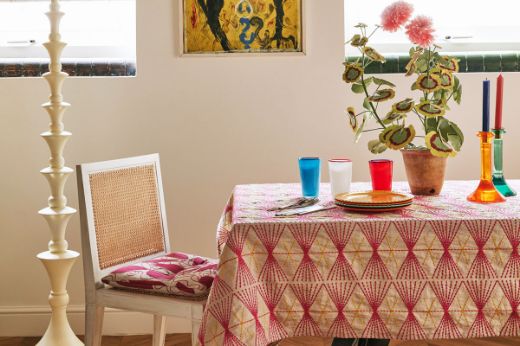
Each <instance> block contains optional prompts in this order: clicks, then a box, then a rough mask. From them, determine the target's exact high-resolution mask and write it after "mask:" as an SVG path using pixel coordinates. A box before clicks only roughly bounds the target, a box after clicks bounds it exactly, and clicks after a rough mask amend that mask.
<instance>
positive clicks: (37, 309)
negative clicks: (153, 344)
mask: <svg viewBox="0 0 520 346" xmlns="http://www.w3.org/2000/svg"><path fill="white" fill-rule="evenodd" d="M67 311H68V313H67V315H68V317H69V322H70V325H71V327H72V329H73V330H74V332H75V333H76V334H78V335H82V334H83V333H84V330H85V306H83V305H69V307H68V309H67ZM49 319H50V308H49V307H48V306H0V336H40V335H43V333H45V330H46V329H47V325H48V324H49ZM152 330H153V319H152V316H151V315H150V314H143V313H139V312H132V311H125V310H117V309H105V319H104V323H103V335H136V334H151V333H152ZM166 331H167V333H190V332H191V327H190V322H189V321H187V320H183V319H177V318H173V317H168V319H167V326H166Z"/></svg>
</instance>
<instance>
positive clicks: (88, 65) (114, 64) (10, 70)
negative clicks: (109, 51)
mask: <svg viewBox="0 0 520 346" xmlns="http://www.w3.org/2000/svg"><path fill="white" fill-rule="evenodd" d="M47 71H49V61H48V60H35V61H26V62H21V63H13V62H10V61H2V60H0V78H9V77H40V76H41V75H42V74H44V73H46V72H47ZM63 71H64V72H67V73H68V74H69V76H71V77H132V76H135V74H136V67H135V62H134V61H89V62H85V61H82V62H75V61H72V60H67V59H64V60H63Z"/></svg>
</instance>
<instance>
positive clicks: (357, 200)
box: [335, 191, 413, 213]
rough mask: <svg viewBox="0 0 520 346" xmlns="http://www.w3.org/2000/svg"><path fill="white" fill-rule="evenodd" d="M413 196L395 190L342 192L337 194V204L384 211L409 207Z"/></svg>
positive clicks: (354, 209) (347, 207)
mask: <svg viewBox="0 0 520 346" xmlns="http://www.w3.org/2000/svg"><path fill="white" fill-rule="evenodd" d="M412 202H413V196H411V195H408V194H405V193H399V192H393V191H368V192H353V193H341V194H339V195H337V196H336V198H335V203H336V205H338V206H340V207H342V208H345V209H347V210H350V211H360V212H371V213H376V212H383V211H393V210H398V209H401V208H405V207H408V206H409V205H411V204H412Z"/></svg>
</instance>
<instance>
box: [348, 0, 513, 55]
mask: <svg viewBox="0 0 520 346" xmlns="http://www.w3.org/2000/svg"><path fill="white" fill-rule="evenodd" d="M392 2H393V1H392V0H370V1H354V0H345V37H346V40H345V41H347V40H349V39H350V38H351V37H352V35H354V34H356V33H358V29H356V28H354V27H353V26H354V25H356V24H357V23H359V22H362V23H365V24H367V25H370V26H372V25H374V24H379V23H381V18H380V15H381V13H382V12H383V9H384V8H385V7H386V6H388V5H389V4H391V3H392ZM409 3H411V4H412V5H413V7H414V12H413V16H416V15H426V16H428V17H430V18H432V20H433V25H434V28H435V29H436V32H435V37H436V44H438V45H439V46H441V47H443V49H442V51H443V52H450V53H465V52H490V51H518V50H520V21H518V13H519V11H520V2H519V3H517V2H515V1H510V0H493V1H492V2H488V1H483V0H477V1H457V0H435V1H409ZM370 45H371V46H373V47H374V48H376V49H377V50H379V51H380V52H382V53H395V54H406V53H407V52H408V50H409V48H410V47H411V43H410V41H408V39H407V37H406V34H405V33H404V31H403V30H400V31H398V32H396V33H388V32H384V31H383V30H382V29H379V30H378V31H377V33H376V34H375V35H374V36H373V37H372V38H371V39H370ZM346 54H347V55H355V54H356V51H355V50H354V48H353V47H350V46H349V45H347V46H346Z"/></svg>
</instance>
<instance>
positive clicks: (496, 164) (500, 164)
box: [493, 129, 516, 197]
mask: <svg viewBox="0 0 520 346" xmlns="http://www.w3.org/2000/svg"><path fill="white" fill-rule="evenodd" d="M493 133H494V134H495V138H494V139H493V184H494V185H495V187H496V188H497V190H498V191H499V192H500V193H501V194H502V195H504V196H505V197H512V196H516V192H515V190H513V189H512V188H511V187H510V186H509V185H508V184H507V182H506V179H505V178H504V161H503V159H504V153H503V150H504V140H503V138H502V137H503V136H504V134H505V133H506V131H505V130H504V129H494V130H493Z"/></svg>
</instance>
